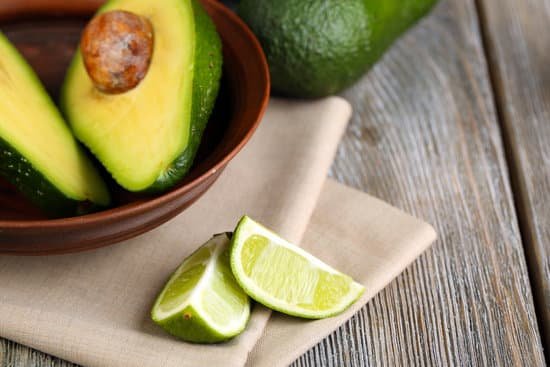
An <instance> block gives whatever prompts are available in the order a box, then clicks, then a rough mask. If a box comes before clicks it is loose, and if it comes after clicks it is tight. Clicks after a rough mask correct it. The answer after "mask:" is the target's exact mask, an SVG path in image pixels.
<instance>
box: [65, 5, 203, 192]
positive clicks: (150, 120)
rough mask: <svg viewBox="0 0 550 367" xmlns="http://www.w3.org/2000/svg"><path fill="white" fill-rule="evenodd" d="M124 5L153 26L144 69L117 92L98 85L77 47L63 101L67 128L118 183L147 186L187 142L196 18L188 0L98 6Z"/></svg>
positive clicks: (137, 187) (118, 7) (121, 7)
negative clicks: (127, 87)
mask: <svg viewBox="0 0 550 367" xmlns="http://www.w3.org/2000/svg"><path fill="white" fill-rule="evenodd" d="M111 10H126V11H130V12H133V13H135V14H138V15H141V16H144V17H146V18H147V19H148V20H149V21H150V22H151V24H152V26H153V29H154V49H153V55H152V59H151V63H150V67H149V70H148V72H147V74H146V76H145V78H144V79H143V80H142V81H141V82H140V84H138V86H137V87H136V88H134V89H132V90H130V91H128V92H126V93H122V94H105V93H102V92H100V91H98V90H97V89H96V88H95V87H94V85H93V84H92V81H91V79H90V77H89V76H88V74H87V72H86V70H85V67H84V64H83V61H82V56H81V54H80V52H78V53H77V55H76V57H75V59H74V60H73V64H72V65H71V69H70V71H69V73H68V77H67V81H66V85H65V90H66V91H67V90H68V91H70V93H66V94H65V96H64V104H65V105H64V107H65V110H66V111H67V113H68V114H69V115H70V119H69V120H70V121H71V124H72V128H73V130H74V132H75V134H76V135H77V137H78V138H79V139H80V140H82V141H83V142H84V143H85V144H86V145H87V146H88V147H89V148H90V150H92V152H93V153H94V154H95V155H96V156H97V157H98V158H99V160H100V161H101V162H102V163H103V165H104V166H105V167H106V168H107V170H108V171H109V172H111V174H112V175H113V177H114V178H115V180H117V181H118V182H119V183H120V184H121V185H122V186H123V187H125V188H126V189H128V190H131V191H139V190H142V189H145V188H147V187H148V186H150V185H151V184H152V183H153V182H154V181H155V180H156V178H157V177H158V176H159V175H160V174H161V172H163V170H164V169H166V168H167V167H168V165H170V164H171V163H172V161H173V160H174V159H175V158H176V157H177V156H178V155H179V154H180V153H181V152H182V151H183V150H184V149H185V147H186V146H187V142H188V138H189V126H190V114H191V102H192V100H191V99H192V98H191V92H192V83H193V57H194V50H195V45H194V39H195V37H194V29H195V28H194V19H193V11H192V9H191V2H188V1H179V0H163V1H151V0H112V1H109V2H108V3H107V4H106V5H105V6H104V7H102V8H101V10H100V12H106V11H111Z"/></svg>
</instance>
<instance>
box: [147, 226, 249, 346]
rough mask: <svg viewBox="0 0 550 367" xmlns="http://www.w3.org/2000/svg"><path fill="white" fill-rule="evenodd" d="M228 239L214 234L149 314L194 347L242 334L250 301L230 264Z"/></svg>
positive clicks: (182, 267) (184, 265) (185, 264)
mask: <svg viewBox="0 0 550 367" xmlns="http://www.w3.org/2000/svg"><path fill="white" fill-rule="evenodd" d="M229 236H230V234H229V233H223V234H218V235H215V236H214V237H213V238H212V239H210V240H209V241H208V242H206V243H205V244H204V245H203V246H201V247H200V248H199V249H198V250H197V251H195V252H194V253H193V254H192V255H191V256H189V257H188V258H186V259H185V260H184V261H183V263H182V264H181V265H180V266H179V267H178V269H177V270H176V271H175V272H174V274H173V275H172V276H171V277H170V280H169V281H168V283H167V284H166V286H165V287H164V289H163V290H162V291H161V293H160V294H159V296H158V297H157V300H156V301H155V305H154V306H153V308H152V310H151V318H152V319H153V321H154V322H155V323H156V324H158V325H159V326H161V327H162V328H163V329H164V330H166V331H167V332H168V333H169V334H171V335H173V336H175V337H177V338H179V339H182V340H185V341H188V342H193V343H219V342H223V341H226V340H228V339H231V338H233V337H235V336H236V335H238V334H240V333H241V332H242V331H243V330H244V329H245V327H246V325H247V323H248V320H249V318H250V299H249V298H248V296H247V295H246V294H245V293H244V291H243V290H242V289H241V288H240V287H239V286H238V284H237V282H236V280H235V278H234V277H233V274H232V273H231V268H230V265H229V245H230V238H229Z"/></svg>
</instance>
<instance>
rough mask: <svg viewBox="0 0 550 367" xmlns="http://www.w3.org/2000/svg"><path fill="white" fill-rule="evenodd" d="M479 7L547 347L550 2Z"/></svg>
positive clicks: (486, 1) (504, 1)
mask: <svg viewBox="0 0 550 367" xmlns="http://www.w3.org/2000/svg"><path fill="white" fill-rule="evenodd" d="M479 5H480V6H479V9H480V13H481V18H482V19H483V25H484V27H483V28H484V30H485V32H484V34H485V36H486V37H485V39H486V49H487V51H488V55H489V63H490V65H491V72H492V76H493V83H494V87H495V88H494V89H495V93H496V97H497V106H498V107H499V111H500V115H501V120H502V124H503V131H504V132H505V133H506V139H505V140H506V141H507V143H508V144H507V148H508V149H509V150H508V153H509V157H510V159H509V160H510V161H511V163H512V164H511V177H512V182H513V184H514V188H515V197H516V203H517V208H518V211H519V213H520V214H521V216H520V225H521V229H522V233H523V235H524V247H525V252H526V255H527V261H528V265H529V271H530V275H531V283H532V286H533V293H534V297H535V301H536V305H537V314H538V317H539V320H540V325H541V332H542V336H543V339H544V340H545V344H546V346H547V348H550V206H549V205H548V203H549V201H548V197H549V195H550V70H549V65H550V42H549V40H548V27H549V25H550V2H548V1H546V0H531V1H516V0H482V1H479Z"/></svg>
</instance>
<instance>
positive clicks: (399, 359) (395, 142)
mask: <svg viewBox="0 0 550 367" xmlns="http://www.w3.org/2000/svg"><path fill="white" fill-rule="evenodd" d="M508 2H509V3H512V2H514V0H509V1H508ZM492 3H493V4H494V5H495V7H498V6H499V5H498V4H500V3H501V0H494V1H493V2H492ZM516 3H518V2H516ZM522 3H523V2H522ZM533 11H534V10H533ZM504 24H506V22H505V23H504ZM547 24H548V23H546V25H547ZM503 26H506V25H503ZM540 29H541V30H540V31H539V34H541V35H542V34H545V33H541V32H542V24H541V28H540ZM540 42H544V40H543V39H541V40H540ZM503 47H505V46H504V45H503ZM540 56H541V57H542V56H543V55H542V53H541V55H540ZM345 96H346V97H347V98H348V99H349V100H350V101H352V103H353V105H354V108H355V116H354V118H353V121H352V124H351V126H350V127H349V129H348V132H347V135H346V137H345V139H344V141H343V142H342V145H341V148H340V150H339V154H338V158H337V160H336V162H335V164H334V167H333V171H332V174H333V175H334V176H335V177H337V178H338V179H339V180H340V181H342V182H345V183H348V184H350V185H352V186H355V187H357V188H360V189H363V190H366V191H368V192H369V193H371V194H374V195H376V196H378V197H381V198H383V199H385V200H387V201H389V202H390V203H392V204H394V205H396V206H398V207H400V208H403V209H405V210H406V211H408V212H411V213H414V214H416V215H418V216H419V217H422V218H425V219H426V220H427V221H429V222H431V223H432V224H434V225H435V227H436V228H437V230H438V232H439V234H440V239H439V241H438V242H437V243H436V244H435V246H434V247H433V249H432V251H430V252H429V253H428V254H426V255H425V256H422V257H421V258H420V259H419V260H418V261H417V262H416V263H414V265H413V266H412V267H411V268H410V269H408V270H407V271H406V272H405V273H404V274H403V275H402V276H400V277H399V278H398V279H397V280H396V281H394V282H393V283H392V284H391V285H390V286H389V287H388V288H387V289H386V290H384V291H383V292H382V293H381V294H379V295H378V296H377V297H376V298H375V299H374V300H373V301H372V302H370V304H369V305H367V307H365V308H364V309H363V310H362V311H361V312H360V313H359V314H358V315H356V316H355V318H354V319H353V320H351V322H348V323H347V324H346V325H345V326H344V327H342V328H341V329H340V330H338V331H337V332H336V333H334V334H333V335H331V336H330V337H329V338H327V339H326V340H324V341H323V343H321V344H320V345H318V346H316V347H315V348H314V349H313V350H312V351H310V352H309V353H307V355H305V356H303V357H302V358H300V359H299V360H298V361H296V363H295V364H294V365H295V366H317V365H323V366H406V365H413V366H416V365H432V366H445V365H456V366H468V365H488V366H497V365H498V366H504V365H514V366H543V365H544V357H543V353H542V348H541V344H540V340H539V336H538V332H537V323H536V317H535V312H534V309H533V304H532V299H531V292H530V286H529V279H528V276H527V272H526V265H525V261H524V254H523V248H522V243H521V239H520V233H519V230H518V227H517V223H516V222H517V219H516V215H515V211H514V205H513V201H512V195H511V190H510V185H509V183H508V172H507V165H506V161H505V156H504V151H503V144H502V141H501V135H500V131H499V125H498V123H497V117H496V113H495V109H494V103H493V95H492V91H491V87H490V82H489V78H488V73H487V65H486V61H485V59H484V52H483V48H482V41H481V38H480V36H479V27H478V19H477V15H476V7H475V3H474V1H467V0H448V1H443V2H442V3H441V4H440V5H439V6H438V8H437V9H436V12H435V14H433V15H432V16H431V17H430V18H429V19H427V20H426V21H425V22H423V23H422V24H421V25H420V26H419V28H417V29H415V30H414V31H413V32H412V33H410V34H408V35H407V36H406V37H405V38H404V39H402V40H401V41H400V42H399V43H398V44H397V45H396V46H395V47H394V48H393V49H392V50H391V52H390V53H389V54H388V55H387V56H386V57H385V58H384V60H383V61H382V62H381V63H380V64H379V65H378V66H376V67H375V69H374V70H373V72H372V73H371V74H370V75H369V76H368V77H366V78H365V79H364V80H362V81H361V82H360V83H359V84H358V85H357V86H355V87H354V88H353V89H352V90H350V91H348V92H347V93H346V94H345ZM549 138H550V134H546V139H547V141H548V139H549ZM546 193H548V190H546ZM547 242H548V241H547Z"/></svg>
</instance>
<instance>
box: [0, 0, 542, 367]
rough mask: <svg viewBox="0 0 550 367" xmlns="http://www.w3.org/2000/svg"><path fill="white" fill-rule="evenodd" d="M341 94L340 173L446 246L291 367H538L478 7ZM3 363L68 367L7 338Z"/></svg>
mask: <svg viewBox="0 0 550 367" xmlns="http://www.w3.org/2000/svg"><path fill="white" fill-rule="evenodd" d="M345 95H346V97H347V98H348V99H349V100H350V101H351V102H352V103H353V105H354V108H355V116H354V119H353V121H352V124H351V126H350V127H349V129H348V132H347V135H346V137H345V138H344V141H343V142H342V145H341V148H340V150H339V154H338V157H337V160H336V162H335V164H334V167H333V170H332V175H333V176H334V177H336V178H338V179H339V180H340V181H342V182H346V183H348V184H350V185H352V186H355V187H358V188H360V189H363V190H365V191H368V192H369V193H371V194H374V195H376V196H379V197H381V198H383V199H385V200H387V201H389V202H391V203H393V204H394V205H396V206H398V207H401V208H403V209H405V210H406V211H408V212H410V213H413V214H416V215H418V216H420V217H422V218H425V219H426V220H428V221H429V222H431V223H432V224H434V225H435V226H436V228H437V229H438V232H439V233H440V240H439V241H438V243H437V244H436V245H435V246H434V248H433V250H431V251H430V252H429V253H428V254H426V255H425V256H423V257H422V258H420V259H419V260H418V261H417V262H416V263H415V264H414V265H413V266H411V268H409V269H408V270H407V271H406V272H405V273H404V274H403V275H402V276H400V277H399V278H398V279H397V280H396V281H394V282H393V283H392V284H391V285H390V286H389V287H388V288H387V289H386V290H384V291H383V292H382V293H381V294H379V295H378V296H377V297H376V298H375V299H374V300H373V301H372V302H370V303H369V305H367V306H366V307H365V308H364V309H363V310H362V311H361V312H359V313H358V314H357V315H356V316H355V317H354V318H353V319H352V320H351V321H350V322H348V323H347V324H346V325H344V326H343V327H342V328H340V329H339V330H338V331H336V332H335V333H334V334H332V335H331V336H330V337H328V338H326V339H325V340H324V341H323V342H322V343H320V344H319V345H318V346H316V347H315V348H313V349H312V350H311V351H310V352H308V353H307V354H306V355H304V356H303V357H301V358H300V359H299V360H297V361H296V362H295V364H294V366H379V365H380V366H395V365H453V364H454V365H466V366H467V365H489V366H492V365H510V364H512V365H523V366H542V365H544V360H543V356H542V351H541V345H540V341H539V338H538V334H537V330H536V320H535V314H534V309H533V305H532V300H531V293H530V288H529V280H528V277H527V273H526V266H525V263H524V258H523V250H522V245H521V240H520V235H519V231H518V228H517V224H516V216H515V212H514V207H513V203H512V196H511V191H510V187H509V184H508V181H507V175H508V173H507V167H506V163H505V160H504V153H503V146H502V142H501V136H500V131H499V127H498V124H497V121H496V115H495V111H494V107H493V103H492V99H493V96H492V91H491V89H490V85H489V81H488V77H487V69H486V63H485V59H484V56H483V50H482V45H481V40H480V37H479V28H478V23H477V17H476V12H475V6H474V3H473V0H445V1H443V2H442V4H440V6H439V7H438V9H437V11H436V13H435V14H434V15H433V16H432V17H430V18H429V19H428V20H427V21H426V22H423V24H422V25H421V26H420V27H418V28H417V29H416V30H415V31H413V32H412V33H410V34H409V35H407V36H406V37H405V38H404V39H403V40H401V41H400V42H399V43H398V44H397V45H396V47H394V48H393V49H392V51H391V52H390V53H389V54H388V55H387V57H385V59H384V60H383V62H382V63H380V64H379V65H378V66H377V67H376V68H375V69H374V70H373V72H372V73H371V74H370V75H369V76H368V77H366V78H364V79H363V80H362V81H361V82H360V83H359V84H358V85H357V86H355V87H354V88H352V89H351V90H349V91H348V92H347V93H346V94H345ZM31 360H32V362H26V361H31ZM2 362H3V364H2ZM0 365H6V366H12V365H13V366H24V365H34V366H46V365H47V366H51V365H54V366H63V367H68V366H72V365H71V364H64V362H61V361H59V360H57V359H55V358H52V357H48V356H46V355H44V354H41V353H38V352H34V351H32V350H30V349H28V348H25V347H22V346H16V345H15V344H13V343H9V342H6V341H4V342H3V344H0Z"/></svg>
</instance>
